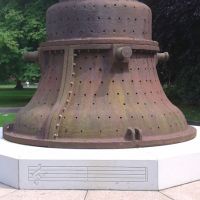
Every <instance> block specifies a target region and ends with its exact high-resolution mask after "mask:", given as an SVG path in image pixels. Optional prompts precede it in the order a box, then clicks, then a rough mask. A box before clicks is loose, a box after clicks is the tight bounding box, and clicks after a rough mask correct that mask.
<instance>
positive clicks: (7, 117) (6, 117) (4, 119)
mask: <svg viewBox="0 0 200 200" xmlns="http://www.w3.org/2000/svg"><path fill="white" fill-rule="evenodd" d="M15 116H16V115H15V114H0V127H2V126H3V125H5V124H8V123H12V122H13V121H14V120H15Z"/></svg>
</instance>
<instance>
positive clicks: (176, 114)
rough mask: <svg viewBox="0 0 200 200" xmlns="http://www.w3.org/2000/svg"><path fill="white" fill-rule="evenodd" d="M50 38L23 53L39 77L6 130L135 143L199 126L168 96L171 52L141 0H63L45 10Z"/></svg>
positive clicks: (21, 138)
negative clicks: (160, 70) (164, 69)
mask: <svg viewBox="0 0 200 200" xmlns="http://www.w3.org/2000/svg"><path fill="white" fill-rule="evenodd" d="M47 35H48V41H47V42H45V43H42V44H41V46H40V47H39V49H38V52H32V53H27V54H26V55H25V58H26V59H28V60H31V61H37V62H39V64H40V67H41V74H42V76H41V80H40V83H39V87H38V90H37V92H36V94H35V95H34V97H33V99H32V100H31V102H30V103H29V104H28V105H27V106H26V107H25V108H23V109H22V110H21V111H20V112H19V113H18V114H17V119H16V121H15V123H14V124H13V125H10V126H8V127H7V128H5V130H4V138H5V139H7V140H9V141H12V142H16V143H22V144H28V145H35V146H45V147H59V148H132V147H146V146H155V145H166V144H173V143H178V142H183V141H187V140H190V139H192V138H194V137H195V135H196V130H195V129H194V128H192V127H190V126H188V124H187V122H186V119H185V117H184V115H183V114H182V112H181V111H180V110H179V109H178V108H177V107H175V106H174V105H173V104H172V103H171V102H170V101H169V100H168V98H167V97H166V95H165V93H164V91H163V89H162V86H161V84H160V81H159V77H158V74H157V70H156V65H157V63H158V62H159V61H166V60H167V59H168V58H169V55H168V53H158V52H159V46H158V43H157V42H155V41H153V40H152V14H151V10H150V8H149V7H148V6H146V5H145V4H143V3H140V2H138V1H136V0H109V1H108V0H62V1H60V2H59V3H57V4H55V5H53V6H52V7H50V8H49V9H48V11H47Z"/></svg>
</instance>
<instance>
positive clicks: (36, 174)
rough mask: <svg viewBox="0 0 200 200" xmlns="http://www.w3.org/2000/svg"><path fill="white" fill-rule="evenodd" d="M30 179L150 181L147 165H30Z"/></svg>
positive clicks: (33, 180) (57, 180)
mask: <svg viewBox="0 0 200 200" xmlns="http://www.w3.org/2000/svg"><path fill="white" fill-rule="evenodd" d="M28 181H30V182H33V183H34V184H35V185H38V184H39V183H40V182H41V181H44V182H45V181H48V182H52V181H54V182H55V181H56V182H59V181H61V182H63V181H64V182H148V169H147V168H146V167H125V166H109V167H104V166H42V165H41V164H39V165H38V166H29V167H28Z"/></svg>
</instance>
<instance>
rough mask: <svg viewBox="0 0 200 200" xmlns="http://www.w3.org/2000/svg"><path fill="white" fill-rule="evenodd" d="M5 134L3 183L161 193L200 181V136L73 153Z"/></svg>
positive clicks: (0, 143)
mask: <svg viewBox="0 0 200 200" xmlns="http://www.w3.org/2000/svg"><path fill="white" fill-rule="evenodd" d="M196 128H197V130H198V132H199V133H200V127H196ZM0 132H1V134H0V136H1V137H0V138H1V139H0V182H2V183H4V184H7V185H9V186H12V187H14V188H19V189H84V190H85V189H95V190H98V189H101V190H161V189H166V188H169V187H173V186H177V185H181V184H185V183H189V182H192V181H196V180H199V179H200V170H199V169H200V134H197V137H196V138H195V139H193V140H191V141H188V142H184V143H180V144H175V145H167V146H161V147H151V148H139V149H117V150H78V149H76V150H73V149H48V148H39V147H32V146H25V145H19V144H14V143H11V142H8V141H6V140H4V139H2V129H1V130H0Z"/></svg>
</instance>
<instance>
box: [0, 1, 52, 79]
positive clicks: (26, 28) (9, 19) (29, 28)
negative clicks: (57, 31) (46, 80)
mask: <svg viewBox="0 0 200 200" xmlns="http://www.w3.org/2000/svg"><path fill="white" fill-rule="evenodd" d="M54 2H55V0H34V1H31V0H18V1H16V0H0V82H3V81H7V80H8V79H13V80H19V79H20V80H23V79H24V80H25V79H27V78H29V80H30V81H31V79H38V78H39V76H38V74H39V73H38V72H39V70H38V66H34V65H33V64H27V63H26V62H24V61H23V59H22V54H23V52H25V51H32V50H36V49H37V47H38V45H39V43H40V42H41V41H43V40H45V37H46V31H45V17H44V16H45V12H46V9H47V8H48V7H49V6H50V5H51V4H53V3H54Z"/></svg>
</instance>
